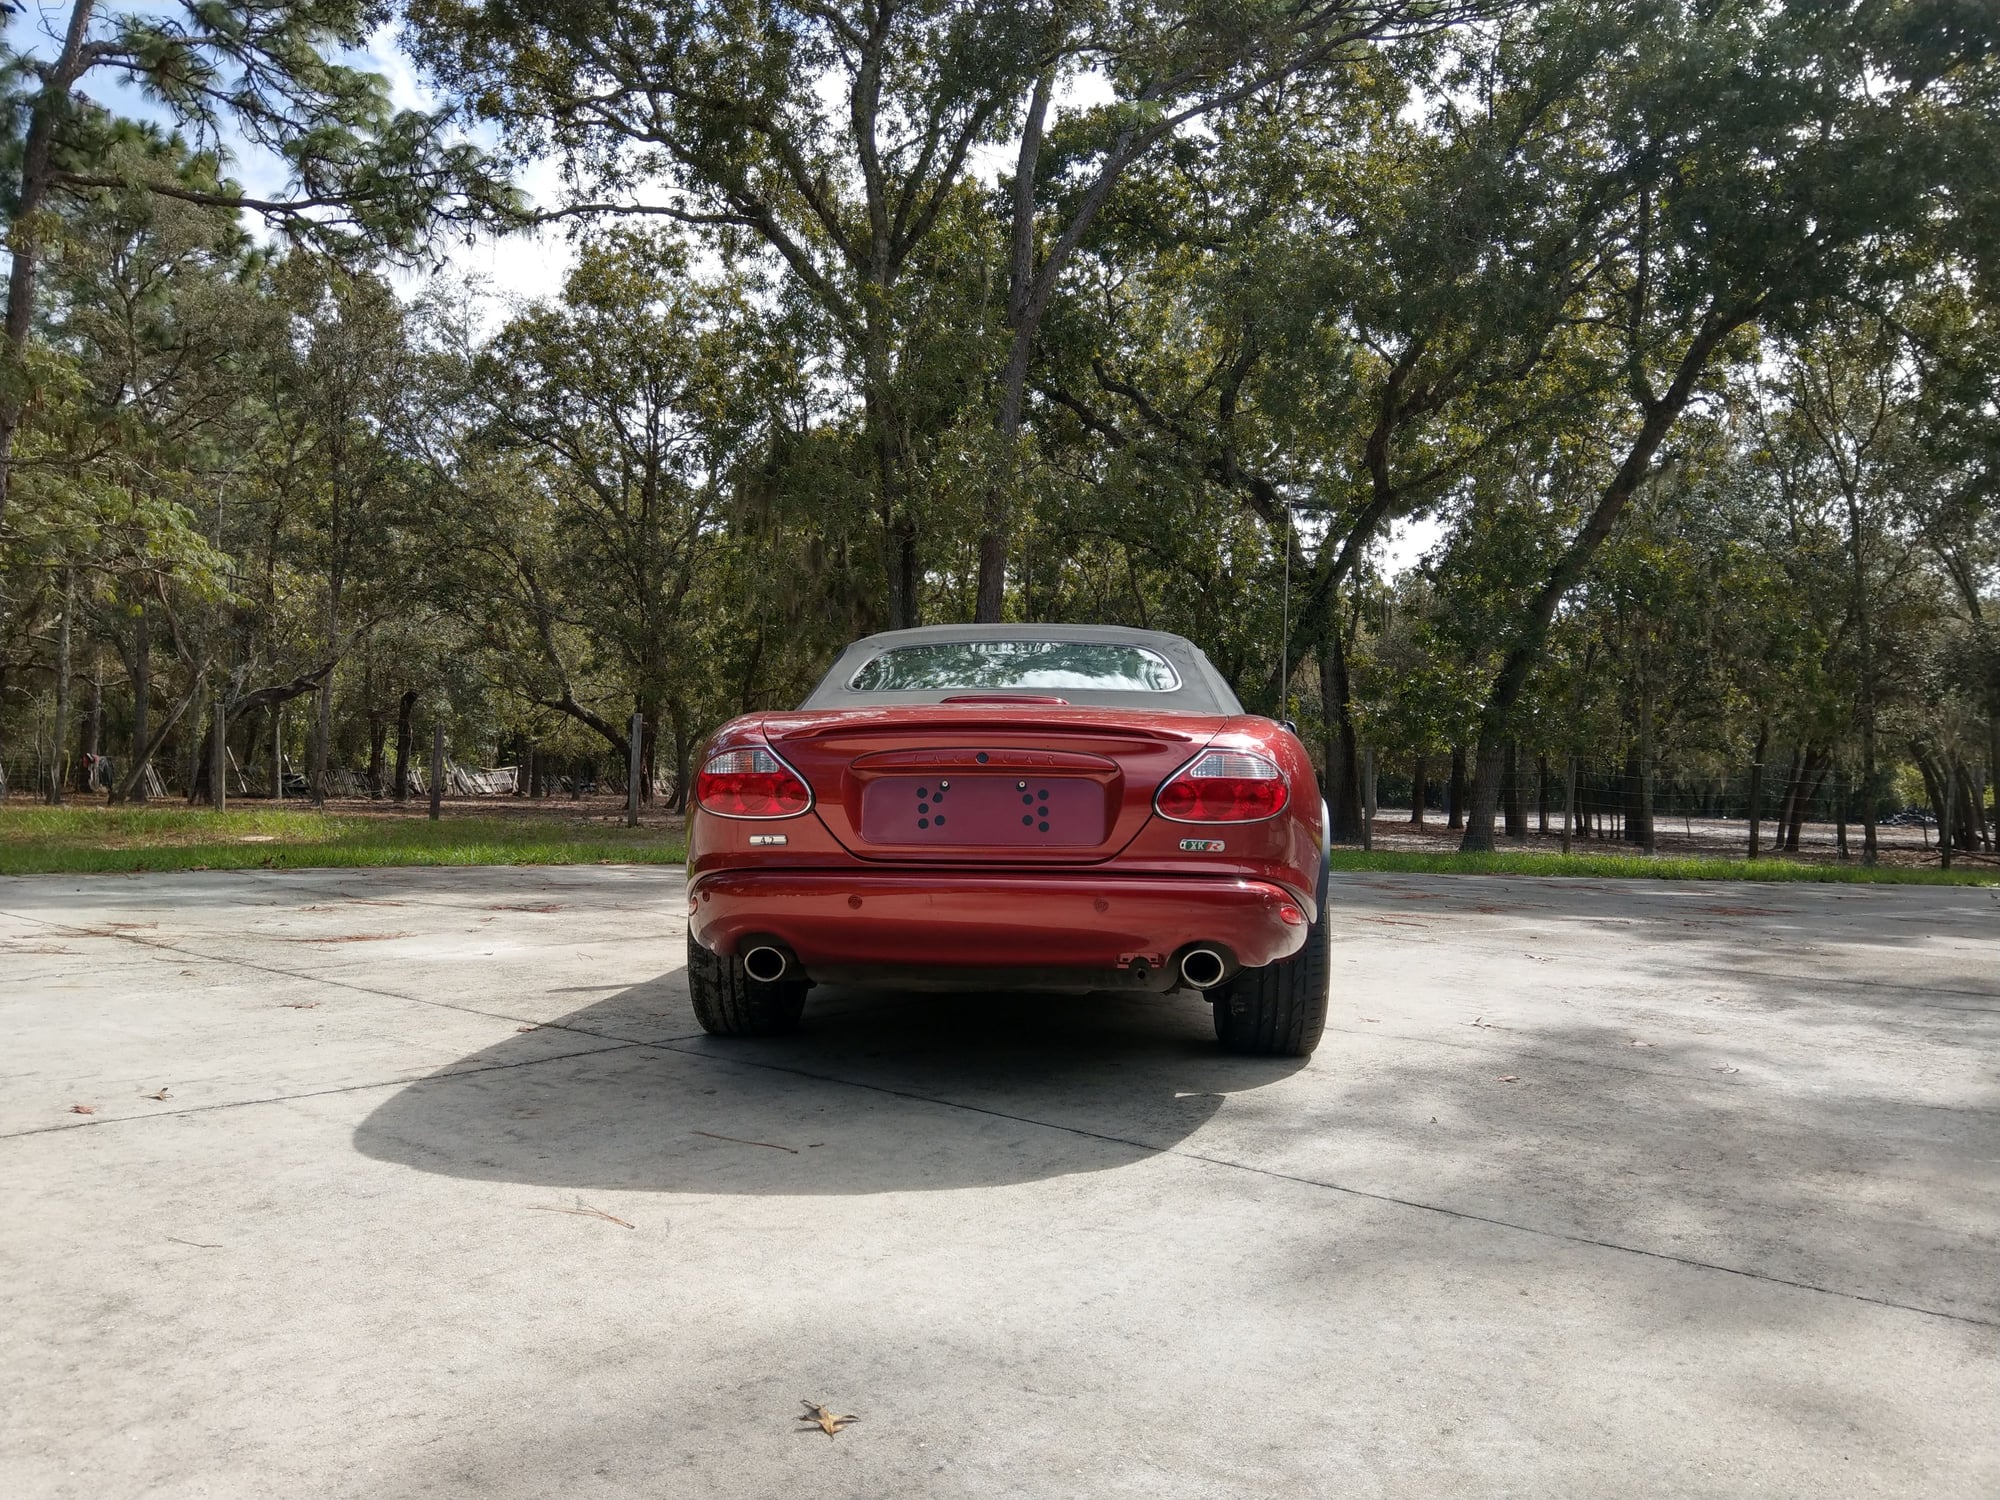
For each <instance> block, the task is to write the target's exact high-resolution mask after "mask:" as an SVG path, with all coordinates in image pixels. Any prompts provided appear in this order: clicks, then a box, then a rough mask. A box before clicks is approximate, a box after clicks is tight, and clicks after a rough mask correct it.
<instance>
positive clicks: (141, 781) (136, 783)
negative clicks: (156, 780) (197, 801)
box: [111, 662, 208, 802]
mask: <svg viewBox="0 0 2000 1500" xmlns="http://www.w3.org/2000/svg"><path fill="white" fill-rule="evenodd" d="M207 670H208V663H207V662H202V663H201V664H200V665H199V666H197V667H196V668H195V669H194V673H193V682H192V683H191V684H190V686H189V687H188V690H187V691H186V692H185V693H183V694H181V696H180V699H179V701H178V702H176V703H175V704H174V706H173V707H172V708H170V709H168V710H167V718H166V722H165V723H163V724H162V725H160V727H159V728H158V729H155V730H154V731H153V735H152V738H151V739H149V740H147V741H145V743H143V744H141V745H140V746H139V747H138V749H137V751H136V752H135V753H134V754H133V756H132V767H131V769H130V770H128V771H127V772H126V773H125V780H124V782H123V783H122V784H121V785H120V786H119V788H118V790H117V791H116V792H115V793H113V794H112V798H111V800H112V801H113V802H127V801H132V802H143V801H145V800H146V798H145V786H146V767H148V766H149V765H151V764H152V763H153V753H154V752H155V751H156V750H158V749H159V748H160V746H161V744H162V743H163V742H164V741H165V740H166V738H167V736H168V735H169V734H171V733H173V729H174V725H176V724H178V723H179V722H180V720H181V716H182V715H183V714H185V713H186V712H187V711H188V709H189V708H190V707H191V706H192V705H193V703H194V700H195V699H196V698H199V697H200V696H201V679H202V674H203V673H205V672H206V671H207ZM135 792H136V793H137V795H136V796H135V795H134V793H135Z"/></svg>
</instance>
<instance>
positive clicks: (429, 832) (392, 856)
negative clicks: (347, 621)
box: [0, 807, 685, 875]
mask: <svg viewBox="0 0 2000 1500" xmlns="http://www.w3.org/2000/svg"><path fill="white" fill-rule="evenodd" d="M684 857H685V844H684V843H683V841H682V838H681V835H680V833H679V831H678V830H673V831H668V830H664V829H657V828H637V829H632V828H625V827H622V826H620V825H617V824H610V823H603V822H590V821H585V820H582V819H557V818H552V817H551V818H494V817H478V816H465V815H459V814H448V815H446V816H444V817H442V818H440V819H439V820H438V821H437V822H435V823H433V822H431V821H430V820H429V819H427V818H421V817H379V816H378V817H367V816H364V817H352V816H344V815H341V814H338V813H315V812H309V811H302V810H287V811H280V810H277V809H245V810H244V811H241V812H225V813H223V814H222V815H221V816H220V817H218V816H217V815H216V814H215V813H213V812H209V811H206V810H204V809H198V808H197V809H186V808H113V809H105V808H96V807H74V808H53V807H52V808H23V809H18V810H16V809H8V810H6V811H0V875H44V874H64V875H67V874H85V873H101V874H130V873H134V872H137V871H145V870H245V869H274V870H298V869H313V868H328V867H354V866H362V865H576V864H600V863H606V862H609V863H617V864H678V863H679V862H680V861H681V860H682V859H683V858H684Z"/></svg>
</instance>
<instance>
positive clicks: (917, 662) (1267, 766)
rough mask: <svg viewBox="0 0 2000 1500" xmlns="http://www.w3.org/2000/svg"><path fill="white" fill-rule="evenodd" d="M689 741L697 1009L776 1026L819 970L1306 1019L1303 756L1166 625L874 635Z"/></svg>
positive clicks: (721, 1023) (1304, 1026) (1316, 802)
mask: <svg viewBox="0 0 2000 1500" xmlns="http://www.w3.org/2000/svg"><path fill="white" fill-rule="evenodd" d="M699 764H700V771H699V775H698V778H697V783H696V789H695V797H694V798H693V799H692V812H691V816H690V824H689V860H688V863H689V881H688V897H689V962H690V975H691V987H692V988H693V989H694V991H695V997H696V1010H697V1015H698V1016H699V1017H700V1018H701V1020H702V1024H703V1025H704V1026H706V1027H708V1029H710V1030H711V1031H716V1032H720V1033H727V1034H740V1033H746V1032H748V1033H768V1032H773V1031H782V1030H787V1029H789V1028H790V1027H791V1026H792V1025H795V1024H796V1022H797V1020H798V1016H799V1013H800V1011H801V1009H802V1007H803V1003H804V998H805V992H806V989H807V988H808V987H809V986H810V985H811V984H813V983H816V982H837V983H858V982H868V983H886V984H892V985H899V986H912V987H927V988H941V987H953V986H957V987H982V986H983V987H1006V988H1030V987H1032V988H1040V989H1056V990H1071V991H1078V992H1083V991H1090V990H1102V989H1143V990H1152V991H1166V990H1168V989H1172V988H1176V987H1179V988H1188V989H1196V990H1200V991H1202V992H1203V993H1205V994H1207V995H1208V996H1209V998H1210V999H1211V1000H1213V1001H1214V1002H1215V1003H1216V1013H1217V1031H1218V1034H1219V1035H1220V1036H1221V1037H1222V1039H1223V1040H1224V1042H1225V1043H1229V1044H1231V1045H1236V1046H1240V1047H1242V1048H1243V1049H1244V1050H1252V1051H1264V1052H1291V1053H1300V1052H1309V1051H1310V1050H1311V1047H1312V1045H1313V1044H1314V1043H1316V1041H1317V1039H1318V1034H1319V1030H1320V1026H1321V1024H1322V1023H1323V1018H1324V1010H1325V969H1326V965H1325V926H1324V922H1323V920H1322V918H1323V902H1324V878H1323V870H1324V857H1325V828H1324V808H1323V806H1322V804H1321V802H1320V799H1319V794H1318V789H1317V784H1316V782H1315V780H1314V777H1313V771H1312V767H1311V764H1310V762H1309V761H1308V760H1307V758H1306V755H1305V752H1304V749H1303V747H1302V746H1301V745H1300V744H1299V742H1298V740H1297V738H1296V736H1294V735H1293V734H1292V733H1291V732H1290V730H1288V729H1287V728H1285V726H1283V725H1280V724H1278V723H1276V722H1275V721H1272V720H1269V719H1264V718H1260V717H1255V716H1251V715H1246V714H1244V713H1243V712H1242V709H1241V706H1240V705H1239V704H1238V703H1237V701H1236V699H1235V697H1234V695H1233V694H1232V693H1231V692H1230V691H1229V688H1228V686H1227V684H1226V683H1224V682H1223V681H1222V679H1221V678H1220V676H1219V675H1218V674H1217V673H1216V672H1215V670H1214V668H1213V667H1212V666H1211V665H1210V664H1209V663H1208V661H1207V660H1206V658H1204V657H1203V656H1202V655H1201V653H1200V652H1199V651H1198V650H1197V649H1196V648H1195V647H1194V646H1192V645H1191V644H1190V643H1188V642H1187V641H1184V640H1182V639H1180V638H1179V637H1177V636H1171V635H1165V634H1162V633H1158V632H1150V631H1134V630H1121V629H1116V628H1113V627H1021V626H947V627H936V628H933V629H928V630H916V631H899V632H892V633H889V634H886V635H880V636H872V637H869V638H868V639H866V640H863V641H860V642H857V643H856V644H855V645H854V646H852V647H850V648H849V649H848V651H847V652H845V653H844V654H843V655H842V656H841V658H840V659H839V660H838V661H836V662H835V663H834V665H833V668H832V669H831V670H830V671H829V673H828V674H827V677H826V679H825V680H824V681H823V682H822V683H821V685H820V686H819V687H818V688H817V689H816V690H815V691H814V692H813V694H812V695H811V697H809V698H808V699H807V701H806V703H805V704H804V705H803V706H802V707H801V708H800V709H799V710H797V711H796V712H792V713H771V714H757V715H749V716H746V717H743V718H740V719H736V720H733V721H731V722H730V723H728V724H726V725H724V726H723V727H722V728H721V729H720V730H718V731H717V733H716V734H715V736H714V737H713V738H712V740H711V741H710V743H709V744H708V746H706V747H705V748H704V750H703V752H702V758H701V761H700V762H699ZM1308 970H1310V971H1311V972H1310V973H1308V972H1306V971H1308ZM1274 974H1276V975H1280V976H1282V975H1293V976H1296V977H1295V978H1294V979H1293V980H1291V981H1288V987H1285V994H1286V995H1287V996H1290V998H1288V999H1285V1000H1283V1002H1282V1003H1281V1004H1278V1005H1277V1006H1276V1010H1277V1011H1281V1012H1282V1014H1274V1013H1271V1012H1273V1006H1272V1005H1271V1004H1269V1003H1265V1001H1263V1000H1260V999H1259V998H1258V997H1259V995H1260V994H1261V993H1262V991H1263V989H1266V988H1268V987H1269V981H1270V980H1271V977H1272V976H1273V975H1274ZM1315 986H1316V995H1315V993H1314V991H1315ZM1294 991H1296V992H1297V993H1296V994H1294V993H1293V992H1294Z"/></svg>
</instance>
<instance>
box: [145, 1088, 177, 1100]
mask: <svg viewBox="0 0 2000 1500" xmlns="http://www.w3.org/2000/svg"><path fill="white" fill-rule="evenodd" d="M139 1097H140V1098H141V1099H171V1098H173V1097H174V1096H173V1095H172V1094H170V1093H168V1092H167V1091H166V1090H165V1089H161V1090H160V1091H159V1092H158V1093H157V1094H143V1093H142V1094H141V1095H140V1096H139Z"/></svg>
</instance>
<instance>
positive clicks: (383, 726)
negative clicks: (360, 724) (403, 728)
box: [368, 703, 389, 797]
mask: <svg viewBox="0 0 2000 1500" xmlns="http://www.w3.org/2000/svg"><path fill="white" fill-rule="evenodd" d="M388 742H389V718H388V715H386V714H384V713H383V712H382V710H381V708H380V706H379V705H376V704H373V703H371V704H369V706H368V791H369V793H370V795H372V796H376V797H379V796H381V795H382V791H383V780H382V778H383V773H384V772H385V770H386V769H387V767H388V764H389V761H388Z"/></svg>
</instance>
